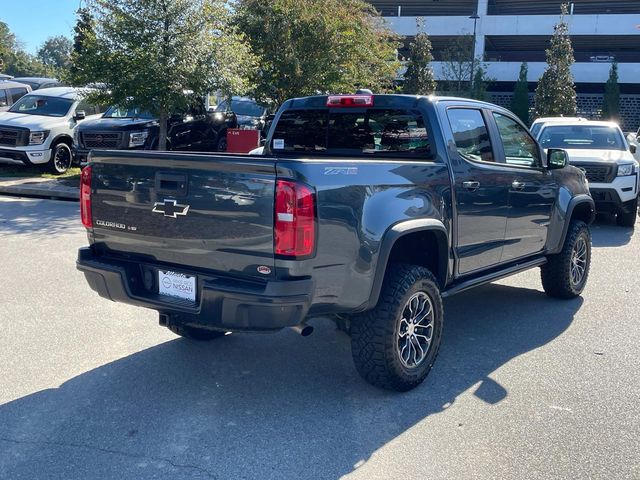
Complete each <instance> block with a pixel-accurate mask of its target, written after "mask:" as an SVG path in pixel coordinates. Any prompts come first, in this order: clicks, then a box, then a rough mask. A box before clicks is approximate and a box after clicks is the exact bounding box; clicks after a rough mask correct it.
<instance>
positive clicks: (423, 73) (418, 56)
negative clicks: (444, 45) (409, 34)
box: [402, 18, 436, 95]
mask: <svg viewBox="0 0 640 480" xmlns="http://www.w3.org/2000/svg"><path fill="white" fill-rule="evenodd" d="M416 26H417V34H416V36H415V37H414V40H413V41H412V42H411V44H410V46H409V61H408V62H407V71H406V73H405V74H404V85H403V87H402V93H407V94H411V95H430V94H432V93H433V92H435V90H436V81H435V79H434V77H433V70H432V69H431V61H432V60H433V55H432V54H431V41H430V40H429V36H428V35H427V33H426V32H425V31H424V21H423V19H422V18H418V19H417V21H416Z"/></svg>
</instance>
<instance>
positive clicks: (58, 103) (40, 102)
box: [9, 95, 73, 117]
mask: <svg viewBox="0 0 640 480" xmlns="http://www.w3.org/2000/svg"><path fill="white" fill-rule="evenodd" d="M71 105H73V100H71V99H69V98H59V97H49V96H41V95H25V96H24V97H22V98H21V99H20V100H18V101H17V102H16V103H14V104H13V106H12V107H11V108H10V109H9V111H10V112H16V113H26V114H29V115H44V116H47V117H64V116H65V115H66V114H67V113H68V112H69V109H70V108H71Z"/></svg>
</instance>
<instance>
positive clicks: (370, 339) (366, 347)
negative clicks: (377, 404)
mask: <svg viewBox="0 0 640 480" xmlns="http://www.w3.org/2000/svg"><path fill="white" fill-rule="evenodd" d="M418 292H424V293H426V294H427V296H428V298H429V300H430V302H431V306H432V309H433V316H432V317H433V320H432V325H433V326H432V334H431V342H430V344H429V346H428V348H427V350H426V354H425V356H424V359H423V360H422V361H421V362H420V363H418V364H417V365H415V366H413V367H412V368H409V367H407V366H405V365H404V364H403V360H401V358H400V352H399V349H400V347H399V342H400V339H399V332H400V331H399V328H402V326H401V325H402V315H403V312H404V311H405V308H407V305H408V301H409V300H410V299H411V298H412V297H413V296H414V295H415V294H417V293H418ZM443 319H444V314H443V306H442V297H441V295H440V289H439V287H438V282H437V281H436V279H435V277H434V276H433V274H432V273H431V272H430V271H429V270H427V269H426V268H424V267H420V266H416V265H402V264H392V265H390V266H389V267H388V270H387V273H386V275H385V279H384V282H383V285H382V291H381V292H380V298H379V300H378V304H377V305H376V307H375V308H374V309H372V310H370V311H368V312H365V313H363V314H360V315H357V316H355V317H353V319H352V322H351V352H352V355H353V361H354V363H355V366H356V369H357V370H358V373H360V375H361V376H362V377H363V378H364V379H365V380H366V381H367V382H369V383H371V384H372V385H375V386H377V387H381V388H384V389H387V390H395V391H399V392H405V391H407V390H411V389H412V388H415V387H416V386H418V385H419V384H420V383H422V381H423V380H424V379H425V378H426V376H427V375H428V374H429V371H430V370H431V367H432V366H433V363H434V362H435V360H436V357H437V355H438V348H439V347H440V341H441V338H442V328H443ZM422 332H423V333H425V331H422Z"/></svg>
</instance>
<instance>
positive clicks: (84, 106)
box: [76, 100, 104, 116]
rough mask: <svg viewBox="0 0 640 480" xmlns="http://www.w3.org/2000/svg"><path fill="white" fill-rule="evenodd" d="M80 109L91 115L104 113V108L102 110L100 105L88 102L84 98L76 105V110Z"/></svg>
mask: <svg viewBox="0 0 640 480" xmlns="http://www.w3.org/2000/svg"><path fill="white" fill-rule="evenodd" d="M80 111H83V112H84V114H85V115H86V116H89V115H97V114H98V113H102V112H103V111H104V110H101V109H100V107H99V106H98V105H94V104H91V103H89V102H87V101H86V100H82V101H81V102H80V103H79V104H78V106H77V107H76V112H80Z"/></svg>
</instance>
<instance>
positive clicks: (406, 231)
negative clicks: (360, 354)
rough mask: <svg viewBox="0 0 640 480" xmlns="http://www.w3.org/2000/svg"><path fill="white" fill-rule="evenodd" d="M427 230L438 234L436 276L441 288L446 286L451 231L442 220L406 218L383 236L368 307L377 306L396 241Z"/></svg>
mask: <svg viewBox="0 0 640 480" xmlns="http://www.w3.org/2000/svg"><path fill="white" fill-rule="evenodd" d="M425 231H431V232H434V233H435V234H436V239H437V241H438V254H439V258H438V267H439V268H438V275H437V276H436V278H437V280H438V283H439V285H440V288H444V286H445V285H446V282H447V278H448V266H449V231H448V230H447V227H445V225H444V223H442V221H440V220H438V219H435V218H424V219H415V220H406V221H403V222H400V223H396V224H395V225H393V226H392V227H390V228H389V229H388V230H387V231H386V232H385V233H384V235H383V237H382V241H381V242H380V249H379V251H378V258H377V262H376V266H375V273H374V278H373V284H372V287H371V295H370V296H369V301H368V303H367V309H370V308H373V307H375V306H376V305H377V303H378V299H379V297H380V292H381V291H382V282H383V281H384V276H385V273H386V270H387V264H388V262H389V257H390V255H391V251H392V250H393V246H394V245H395V243H396V242H397V241H398V240H399V239H400V238H402V237H404V236H406V235H410V234H412V233H417V232H425ZM434 273H435V272H434Z"/></svg>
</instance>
